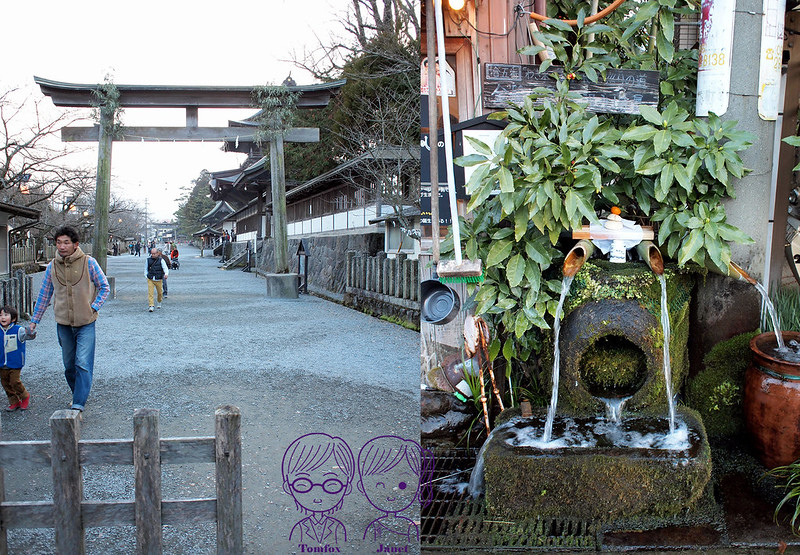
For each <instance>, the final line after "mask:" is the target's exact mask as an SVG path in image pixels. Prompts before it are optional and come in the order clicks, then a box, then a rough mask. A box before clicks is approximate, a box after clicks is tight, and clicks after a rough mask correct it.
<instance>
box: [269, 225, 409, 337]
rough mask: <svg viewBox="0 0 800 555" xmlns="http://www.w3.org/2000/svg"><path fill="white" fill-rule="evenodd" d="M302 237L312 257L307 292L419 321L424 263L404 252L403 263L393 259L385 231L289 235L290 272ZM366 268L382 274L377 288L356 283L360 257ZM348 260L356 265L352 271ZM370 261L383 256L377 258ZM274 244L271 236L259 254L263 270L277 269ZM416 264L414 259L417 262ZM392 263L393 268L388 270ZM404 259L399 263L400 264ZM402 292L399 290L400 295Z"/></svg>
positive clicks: (374, 311) (361, 307)
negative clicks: (385, 249) (354, 274)
mask: <svg viewBox="0 0 800 555" xmlns="http://www.w3.org/2000/svg"><path fill="white" fill-rule="evenodd" d="M300 239H302V240H303V241H304V242H305V246H306V249H307V251H308V253H309V258H308V291H309V293H312V294H314V295H317V296H320V297H324V298H327V299H330V300H333V301H336V302H340V303H343V304H345V305H347V306H350V307H352V308H355V309H357V310H361V311H362V312H367V313H369V314H373V315H376V316H391V317H394V318H397V319H399V320H402V321H404V322H407V323H409V324H412V325H414V326H419V267H418V266H417V265H416V264H417V262H416V261H411V260H407V258H406V256H405V255H400V257H399V258H400V259H402V260H403V262H400V263H397V262H395V260H391V259H388V258H387V257H386V254H385V253H384V252H382V249H383V232H382V231H378V232H369V233H353V232H350V233H347V234H345V233H331V234H325V235H320V234H316V235H309V236H304V237H296V238H290V239H289V271H291V272H298V271H299V268H298V257H297V255H296V253H297V248H298V246H299V244H300ZM361 257H364V262H362V263H361V264H362V266H361V267H362V268H366V266H367V265H370V267H371V268H374V270H373V271H371V272H370V276H373V275H378V274H379V273H380V275H381V276H382V277H381V279H382V280H386V283H385V284H384V283H383V282H381V283H380V284H378V285H375V286H372V287H365V286H364V284H365V283H366V282H359V283H358V284H356V283H355V282H353V281H352V279H353V278H352V272H353V270H352V268H353V267H354V265H353V264H354V262H353V261H355V260H361ZM348 260H350V262H351V265H350V266H349V267H350V270H348ZM367 260H380V265H381V268H380V270H379V269H378V268H377V264H378V262H367ZM274 261H275V257H274V243H273V241H272V239H267V240H266V241H265V243H264V246H263V248H262V250H261V252H259V254H258V269H259V271H264V272H272V271H274V263H275V262H274ZM412 262H413V264H410V263H412ZM389 264H391V265H392V267H393V268H401V269H402V271H400V273H398V270H397V269H394V270H393V271H391V272H389V271H384V270H383V267H384V265H386V267H387V268H388V266H389ZM398 264H399V265H398ZM398 291H399V294H398Z"/></svg>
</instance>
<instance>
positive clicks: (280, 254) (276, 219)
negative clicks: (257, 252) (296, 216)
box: [269, 135, 289, 274]
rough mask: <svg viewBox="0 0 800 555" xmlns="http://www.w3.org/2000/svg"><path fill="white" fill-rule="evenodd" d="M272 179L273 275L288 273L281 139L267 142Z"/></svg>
mask: <svg viewBox="0 0 800 555" xmlns="http://www.w3.org/2000/svg"><path fill="white" fill-rule="evenodd" d="M269 161H270V172H271V174H272V175H271V179H272V232H273V233H274V240H275V273H276V274H288V273H289V239H288V237H287V231H286V176H285V175H284V166H283V137H281V136H280V135H278V136H277V137H275V138H274V139H272V140H271V141H270V142H269Z"/></svg>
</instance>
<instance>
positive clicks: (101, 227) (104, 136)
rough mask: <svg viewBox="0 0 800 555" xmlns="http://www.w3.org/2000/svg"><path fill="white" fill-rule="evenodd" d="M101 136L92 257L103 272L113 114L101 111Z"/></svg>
mask: <svg viewBox="0 0 800 555" xmlns="http://www.w3.org/2000/svg"><path fill="white" fill-rule="evenodd" d="M101 113H102V115H101V116H100V130H99V131H100V136H99V137H98V149H97V182H96V186H95V196H94V235H93V236H92V256H93V257H94V259H95V260H97V263H98V264H99V265H100V267H101V268H102V269H103V272H105V271H106V263H107V262H108V205H109V201H110V198H111V145H112V139H113V137H112V135H111V134H110V133H108V132H107V131H106V129H108V128H109V127H111V125H112V124H113V122H111V121H108V120H109V118H113V117H114V116H113V114H111V115H109V114H106V113H105V111H102V110H101Z"/></svg>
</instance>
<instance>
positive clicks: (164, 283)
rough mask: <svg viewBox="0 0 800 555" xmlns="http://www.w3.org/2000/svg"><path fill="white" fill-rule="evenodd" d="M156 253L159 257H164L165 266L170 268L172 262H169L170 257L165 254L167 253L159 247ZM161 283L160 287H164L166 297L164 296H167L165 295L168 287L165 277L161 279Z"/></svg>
mask: <svg viewBox="0 0 800 555" xmlns="http://www.w3.org/2000/svg"><path fill="white" fill-rule="evenodd" d="M158 255H159V256H160V257H161V258H163V259H164V262H165V263H166V264H167V268H170V267H172V263H171V262H170V259H169V256H168V255H167V253H165V252H164V251H162V250H161V249H159V250H158ZM161 285H162V287H163V288H164V298H165V299H166V298H167V296H168V295H167V289H168V287H167V280H166V279H165V280H163V281H162V282H161Z"/></svg>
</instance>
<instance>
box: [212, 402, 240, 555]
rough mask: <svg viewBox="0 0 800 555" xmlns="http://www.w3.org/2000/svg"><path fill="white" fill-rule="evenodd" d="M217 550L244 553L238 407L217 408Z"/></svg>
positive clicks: (227, 552) (228, 552) (225, 406)
mask: <svg viewBox="0 0 800 555" xmlns="http://www.w3.org/2000/svg"><path fill="white" fill-rule="evenodd" d="M215 416H216V426H215V428H216V431H215V435H216V441H215V445H216V458H217V553H219V554H223V553H224V554H238V553H242V552H243V544H242V543H243V542H242V540H243V537H242V415H241V413H240V412H239V409H238V408H237V407H234V406H232V405H223V406H221V407H219V408H218V409H217V411H216V414H215Z"/></svg>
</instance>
